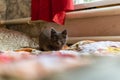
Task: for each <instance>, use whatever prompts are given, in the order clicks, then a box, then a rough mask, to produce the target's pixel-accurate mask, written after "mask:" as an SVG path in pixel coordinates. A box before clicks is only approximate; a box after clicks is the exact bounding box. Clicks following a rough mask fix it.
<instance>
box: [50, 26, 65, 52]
mask: <svg viewBox="0 0 120 80" xmlns="http://www.w3.org/2000/svg"><path fill="white" fill-rule="evenodd" d="M66 40H67V30H63V31H62V32H58V31H56V30H55V29H54V28H52V29H51V44H52V46H53V47H55V48H56V50H57V49H58V50H59V49H61V48H62V47H63V45H64V44H65V43H66Z"/></svg>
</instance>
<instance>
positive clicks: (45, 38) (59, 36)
mask: <svg viewBox="0 0 120 80" xmlns="http://www.w3.org/2000/svg"><path fill="white" fill-rule="evenodd" d="M66 41H67V30H63V31H62V32H58V31H56V30H55V29H54V28H51V29H46V30H44V31H42V32H41V34H40V35H39V49H40V50H44V51H51V50H55V51H56V50H60V49H62V47H63V46H64V45H65V44H66Z"/></svg>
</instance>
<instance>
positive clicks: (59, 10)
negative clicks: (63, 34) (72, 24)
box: [31, 0, 74, 24]
mask: <svg viewBox="0 0 120 80" xmlns="http://www.w3.org/2000/svg"><path fill="white" fill-rule="evenodd" d="M31 9H32V10H31V11H32V12H31V20H45V21H49V22H56V23H58V24H64V19H65V13H66V11H69V10H73V9H74V6H73V1H72V0H32V5H31Z"/></svg>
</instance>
